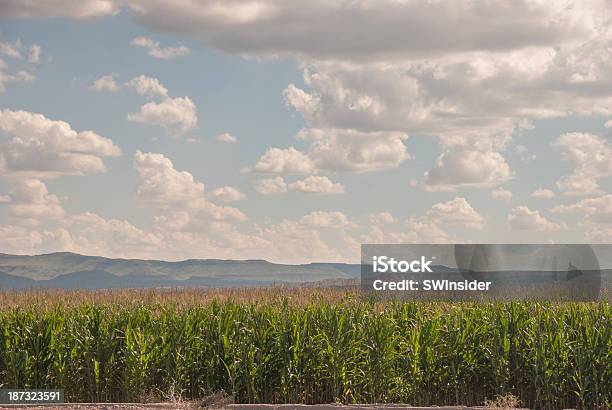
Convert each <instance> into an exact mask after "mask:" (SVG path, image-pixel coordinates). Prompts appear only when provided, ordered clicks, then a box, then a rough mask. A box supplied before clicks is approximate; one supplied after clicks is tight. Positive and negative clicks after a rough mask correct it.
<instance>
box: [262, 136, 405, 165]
mask: <svg viewBox="0 0 612 410" xmlns="http://www.w3.org/2000/svg"><path fill="white" fill-rule="evenodd" d="M297 138H298V139H299V140H304V141H310V142H311V145H310V148H309V150H308V153H304V152H302V151H298V150H297V149H295V148H294V147H290V148H287V149H281V148H269V149H268V150H267V151H266V153H265V154H264V155H263V156H262V157H261V158H260V159H259V161H258V162H257V164H256V165H255V167H254V168H253V169H254V171H256V172H266V173H278V174H308V173H314V172H317V171H328V172H336V171H346V172H371V171H378V170H382V169H386V168H394V167H397V166H399V165H400V164H401V163H402V162H404V161H405V160H407V159H409V158H410V155H409V154H408V152H407V150H406V146H405V145H404V142H403V141H404V140H406V139H407V138H408V136H407V135H406V134H404V133H398V132H360V131H356V130H350V129H320V128H307V129H303V130H301V131H300V132H299V133H298V135H297Z"/></svg>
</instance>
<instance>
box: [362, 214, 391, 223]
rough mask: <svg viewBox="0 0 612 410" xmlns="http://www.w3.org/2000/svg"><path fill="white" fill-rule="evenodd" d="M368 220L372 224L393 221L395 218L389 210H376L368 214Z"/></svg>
mask: <svg viewBox="0 0 612 410" xmlns="http://www.w3.org/2000/svg"><path fill="white" fill-rule="evenodd" d="M368 222H369V223H371V224H374V225H380V224H392V223H395V218H394V217H393V215H392V214H391V213H390V212H378V213H375V214H370V215H368Z"/></svg>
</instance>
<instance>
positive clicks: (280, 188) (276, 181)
mask: <svg viewBox="0 0 612 410" xmlns="http://www.w3.org/2000/svg"><path fill="white" fill-rule="evenodd" d="M253 188H254V189H255V191H257V192H259V193H260V194H262V195H276V194H284V193H285V192H287V184H286V183H285V180H284V179H283V177H274V178H263V179H258V180H257V181H255V182H253Z"/></svg>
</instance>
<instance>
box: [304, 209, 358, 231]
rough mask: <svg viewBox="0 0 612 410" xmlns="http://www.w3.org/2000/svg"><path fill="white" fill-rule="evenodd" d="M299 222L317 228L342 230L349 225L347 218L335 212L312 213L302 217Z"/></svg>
mask: <svg viewBox="0 0 612 410" xmlns="http://www.w3.org/2000/svg"><path fill="white" fill-rule="evenodd" d="M300 222H301V223H303V224H305V225H308V226H316V227H318V228H343V227H347V226H349V225H351V222H350V221H349V219H348V218H347V216H346V215H344V214H343V213H342V212H337V211H334V212H326V211H314V212H311V213H309V214H307V215H304V216H303V217H302V219H301V220H300Z"/></svg>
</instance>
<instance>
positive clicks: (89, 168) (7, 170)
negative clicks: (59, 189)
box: [0, 110, 121, 179]
mask: <svg viewBox="0 0 612 410" xmlns="http://www.w3.org/2000/svg"><path fill="white" fill-rule="evenodd" d="M0 130H2V131H4V132H6V133H7V134H9V135H10V136H11V138H10V139H9V140H8V141H6V142H3V143H1V144H0V175H2V176H25V177H30V178H39V179H47V178H54V177H58V176H60V175H83V174H87V173H92V172H103V171H105V170H106V167H105V165H104V162H103V161H102V158H103V157H109V156H117V155H120V154H121V151H120V149H119V148H118V147H117V146H116V145H115V144H114V143H113V142H112V141H111V140H110V139H108V138H104V137H102V136H100V135H98V134H96V133H95V132H93V131H82V132H77V131H75V130H73V129H72V128H71V127H70V124H68V123H67V122H64V121H55V120H50V119H48V118H46V117H45V116H43V115H42V114H36V113H31V112H27V111H11V110H2V111H0Z"/></svg>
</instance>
